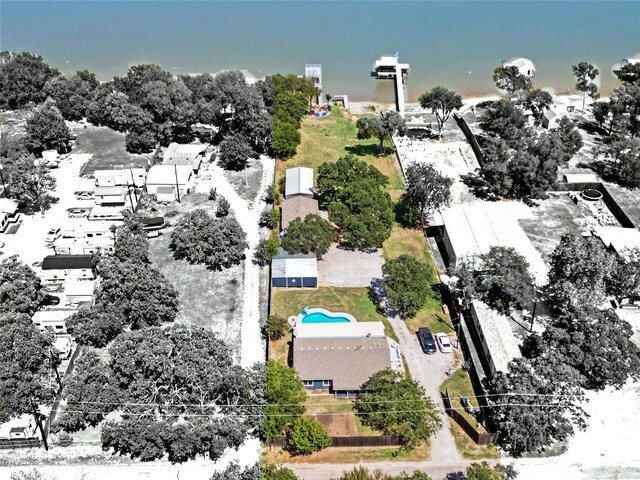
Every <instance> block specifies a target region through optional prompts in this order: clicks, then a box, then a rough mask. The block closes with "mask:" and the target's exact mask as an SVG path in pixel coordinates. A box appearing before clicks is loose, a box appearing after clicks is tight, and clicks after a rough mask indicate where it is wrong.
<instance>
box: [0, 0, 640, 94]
mask: <svg viewBox="0 0 640 480" xmlns="http://www.w3.org/2000/svg"><path fill="white" fill-rule="evenodd" d="M0 13H1V15H0V22H1V24H0V27H1V30H0V31H1V34H0V40H1V43H2V49H3V50H11V51H22V50H28V51H32V52H36V53H39V54H41V55H43V56H44V57H45V60H46V61H48V62H49V63H50V64H52V65H54V66H56V67H58V68H59V69H60V70H62V71H63V72H72V71H75V70H77V69H83V68H88V69H90V70H92V71H94V72H96V73H97V74H98V76H99V78H100V79H102V80H106V79H109V78H110V77H112V76H113V75H122V74H124V73H125V72H126V70H127V68H128V66H130V65H133V64H137V63H158V64H160V65H162V66H163V67H164V68H165V69H167V70H170V71H171V72H173V73H175V74H180V73H191V72H217V71H219V70H222V69H228V68H240V69H247V70H249V71H251V72H252V73H253V74H254V75H256V76H258V77H262V76H264V75H267V74H269V73H276V72H294V73H302V71H303V67H304V64H305V63H321V64H322V65H323V76H324V86H325V88H324V89H325V91H327V92H329V93H332V94H348V95H349V97H350V98H351V99H353V100H364V99H374V98H375V99H377V100H390V99H391V98H392V92H393V90H392V85H391V84H390V82H376V81H375V80H374V79H372V78H371V77H370V76H369V74H370V71H371V68H372V65H373V62H374V61H375V60H376V59H377V58H378V57H380V56H381V55H383V54H390V55H392V54H394V53H395V52H399V58H400V61H401V62H407V63H410V64H411V74H410V77H409V79H408V96H409V98H410V99H415V98H417V97H418V96H419V95H420V94H421V93H422V92H424V91H425V90H427V89H429V88H431V87H433V86H436V85H445V86H447V87H449V88H452V89H454V90H456V91H458V92H459V93H462V94H464V95H467V96H469V95H478V94H486V93H495V87H494V85H493V81H492V79H491V75H492V72H493V69H494V68H495V67H496V66H499V65H500V63H501V61H502V60H505V59H509V58H512V57H520V56H523V57H528V58H531V59H532V60H533V61H534V62H535V64H536V67H537V76H536V78H535V81H534V85H535V86H537V87H551V88H553V89H555V90H556V91H557V92H564V91H566V90H567V89H570V88H573V84H574V79H573V76H572V74H571V68H570V66H571V65H572V64H575V63H577V62H579V61H589V62H591V63H594V64H596V65H597V66H598V67H599V68H600V69H601V72H602V73H603V74H602V75H601V81H602V90H603V92H604V93H608V92H610V91H611V89H612V88H615V87H616V86H617V85H618V82H617V80H616V79H615V77H614V76H613V74H612V73H611V68H612V66H613V65H614V64H617V63H619V62H620V60H621V59H622V58H627V57H632V56H634V55H639V54H640V2H637V1H629V2H613V1H611V2H609V1H607V2H596V1H593V2H560V1H547V2H519V1H514V2H480V1H474V2H295V3H294V2H266V1H265V2H206V1H202V2H115V1H114V2H82V3H80V2H56V1H48V2H12V1H5V0H3V1H2V6H1V12H0Z"/></svg>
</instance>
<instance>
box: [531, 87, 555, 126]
mask: <svg viewBox="0 0 640 480" xmlns="http://www.w3.org/2000/svg"><path fill="white" fill-rule="evenodd" d="M524 104H525V107H526V108H529V109H531V111H532V112H533V115H534V117H535V119H536V122H537V123H538V124H539V123H540V122H541V121H542V116H543V115H544V110H545V109H546V108H549V107H550V106H551V105H553V97H552V96H551V94H550V93H549V92H545V91H544V90H540V89H539V88H534V89H532V90H529V91H528V92H527V96H526V98H525V101H524Z"/></svg>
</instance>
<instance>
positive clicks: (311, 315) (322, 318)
mask: <svg viewBox="0 0 640 480" xmlns="http://www.w3.org/2000/svg"><path fill="white" fill-rule="evenodd" d="M296 320H297V321H300V323H352V322H355V321H356V319H355V318H354V317H353V315H349V314H348V313H344V312H330V311H329V310H325V309H324V308H306V309H304V310H303V311H302V312H300V314H299V315H298V318H297V319H296Z"/></svg>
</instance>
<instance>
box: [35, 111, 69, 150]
mask: <svg viewBox="0 0 640 480" xmlns="http://www.w3.org/2000/svg"><path fill="white" fill-rule="evenodd" d="M26 130H27V136H26V137H25V140H24V144H25V146H26V147H27V149H28V150H29V151H30V152H31V153H34V154H35V155H37V156H39V155H40V154H41V153H42V152H43V151H44V150H49V149H55V150H57V151H59V152H67V151H68V150H69V142H70V141H71V133H69V128H68V127H67V124H66V123H64V118H62V115H61V114H60V110H58V108H57V107H56V106H55V102H53V101H51V100H48V101H46V102H45V103H44V104H43V105H41V106H39V107H36V108H35V109H34V110H33V114H32V115H31V116H30V117H29V118H28V119H27V126H26Z"/></svg>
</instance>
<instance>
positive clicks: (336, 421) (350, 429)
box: [313, 413, 358, 437]
mask: <svg viewBox="0 0 640 480" xmlns="http://www.w3.org/2000/svg"><path fill="white" fill-rule="evenodd" d="M313 418H315V419H316V420H317V421H319V422H320V423H321V424H322V425H324V428H325V429H326V430H327V433H328V434H329V435H330V436H332V437H354V436H356V435H358V432H357V431H356V424H355V421H354V418H353V413H344V414H339V413H319V414H317V415H314V417H313Z"/></svg>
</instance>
